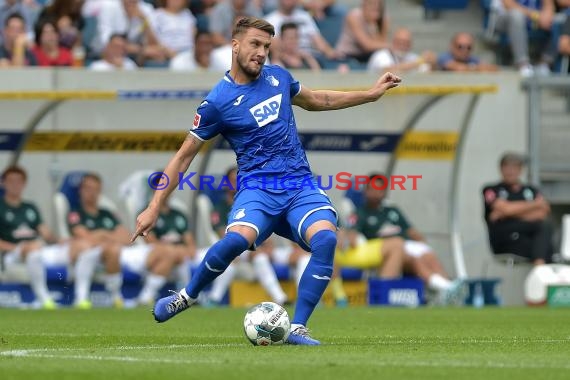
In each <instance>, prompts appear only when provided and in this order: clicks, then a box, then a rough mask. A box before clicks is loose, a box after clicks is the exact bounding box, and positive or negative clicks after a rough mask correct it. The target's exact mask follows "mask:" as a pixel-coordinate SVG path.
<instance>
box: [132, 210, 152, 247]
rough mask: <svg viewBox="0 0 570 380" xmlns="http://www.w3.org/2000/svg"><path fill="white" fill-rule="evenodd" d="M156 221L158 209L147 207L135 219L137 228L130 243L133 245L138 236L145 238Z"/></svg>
mask: <svg viewBox="0 0 570 380" xmlns="http://www.w3.org/2000/svg"><path fill="white" fill-rule="evenodd" d="M157 219H158V209H156V210H155V209H152V208H150V207H147V208H146V209H145V210H144V211H143V212H141V213H140V214H139V216H138V217H137V226H136V229H135V233H134V234H133V236H131V243H133V242H134V241H135V240H136V239H137V237H139V236H147V235H148V233H149V232H150V230H152V228H153V227H154V225H155V224H156V220H157Z"/></svg>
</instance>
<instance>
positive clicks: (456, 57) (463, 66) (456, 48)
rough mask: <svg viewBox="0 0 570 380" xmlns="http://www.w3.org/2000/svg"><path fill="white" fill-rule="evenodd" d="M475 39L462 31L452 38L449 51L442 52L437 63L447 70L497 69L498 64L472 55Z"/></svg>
mask: <svg viewBox="0 0 570 380" xmlns="http://www.w3.org/2000/svg"><path fill="white" fill-rule="evenodd" d="M474 44H475V41H474V39H473V36H472V35H471V34H469V33H464V32H460V33H457V34H455V35H454V36H453V38H452V39H451V44H450V50H449V52H446V53H443V54H440V55H439V57H438V59H437V65H438V67H439V68H440V69H441V70H445V71H461V72H466V71H497V66H495V65H493V64H489V63H485V62H481V60H480V59H479V58H477V57H475V56H474V55H472V52H473V49H474V47H475V46H474Z"/></svg>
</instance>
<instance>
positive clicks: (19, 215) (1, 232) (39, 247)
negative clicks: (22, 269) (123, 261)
mask: <svg viewBox="0 0 570 380" xmlns="http://www.w3.org/2000/svg"><path fill="white" fill-rule="evenodd" d="M1 178H2V184H3V186H4V189H5V194H4V197H3V198H2V199H0V252H1V253H2V257H3V258H4V263H5V265H6V268H7V270H10V268H11V266H12V265H14V264H16V263H19V262H23V263H25V264H26V269H27V271H28V274H29V276H30V285H31V287H32V290H33V291H34V294H35V296H36V299H37V300H38V301H39V302H40V303H41V305H42V307H43V308H46V309H54V308H56V304H55V302H54V300H53V299H52V298H51V296H50V294H49V291H48V288H47V279H46V270H45V269H46V268H45V267H46V266H64V265H68V266H69V265H71V266H73V268H74V271H75V305H76V306H77V307H82V306H83V305H84V303H85V302H88V295H89V288H90V285H91V277H92V274H93V272H94V270H95V266H96V264H97V260H98V258H99V255H100V254H101V251H100V249H99V248H96V247H94V245H92V244H90V242H88V241H86V240H84V239H72V240H70V241H67V242H63V241H60V240H58V239H57V238H56V237H55V236H54V235H53V234H52V232H51V231H50V229H49V227H48V226H47V225H46V224H45V223H44V221H43V219H42V217H41V214H40V212H39V210H38V208H37V207H36V206H35V205H34V204H33V203H32V202H27V201H24V200H23V199H22V194H23V192H24V188H25V186H26V183H27V174H26V171H25V170H24V169H22V168H21V167H19V166H10V167H8V168H7V169H5V170H4V172H3V173H2V177H1ZM48 244H51V245H48Z"/></svg>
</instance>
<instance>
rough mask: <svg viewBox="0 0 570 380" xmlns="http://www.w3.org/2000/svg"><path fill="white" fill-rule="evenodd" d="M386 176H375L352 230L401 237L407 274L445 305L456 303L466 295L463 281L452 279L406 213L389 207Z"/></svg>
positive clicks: (353, 219)
mask: <svg viewBox="0 0 570 380" xmlns="http://www.w3.org/2000/svg"><path fill="white" fill-rule="evenodd" d="M385 178H386V177H385V176H383V175H382V174H380V173H373V174H370V176H369V182H368V184H367V185H366V187H365V189H364V194H363V195H364V203H363V205H362V206H361V207H359V208H358V209H357V210H356V213H355V214H354V215H352V216H351V217H350V221H349V223H350V225H351V226H350V227H351V229H352V230H354V231H357V232H358V233H360V234H362V235H363V236H364V237H365V238H366V239H368V240H371V239H378V238H380V239H386V238H393V237H399V238H401V239H403V240H404V252H405V257H404V270H405V272H407V273H410V274H414V275H416V276H418V277H419V278H421V279H422V280H423V281H424V283H425V284H426V286H427V287H428V289H430V290H432V291H435V292H436V293H437V294H438V296H439V297H438V298H439V299H438V301H440V302H442V303H456V302H459V301H460V300H459V298H460V296H461V294H462V291H463V281H461V280H455V281H452V280H450V279H449V276H448V275H447V273H446V272H445V270H444V268H443V265H442V264H441V262H440V261H439V259H438V258H437V255H436V254H435V252H434V251H433V249H432V248H431V247H430V246H429V245H428V244H427V243H426V241H425V238H424V237H423V235H422V234H421V233H420V232H419V231H418V230H417V229H416V228H414V227H413V226H412V225H411V223H410V222H409V221H408V219H407V218H406V217H405V216H404V214H403V213H402V211H401V210H400V209H399V208H397V207H395V206H390V205H387V204H385V202H384V200H385V197H386V190H385V188H386V187H387V186H386V183H385Z"/></svg>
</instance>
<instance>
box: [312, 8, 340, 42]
mask: <svg viewBox="0 0 570 380" xmlns="http://www.w3.org/2000/svg"><path fill="white" fill-rule="evenodd" d="M345 16H346V13H345V12H339V13H338V14H335V15H330V16H327V17H325V18H323V19H321V20H316V24H317V27H318V28H319V30H320V32H321V35H322V36H323V38H324V39H325V40H326V41H327V42H328V43H329V45H331V46H332V47H334V46H335V45H336V43H337V41H338V39H339V37H340V34H341V32H342V27H343V24H344V18H345Z"/></svg>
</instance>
